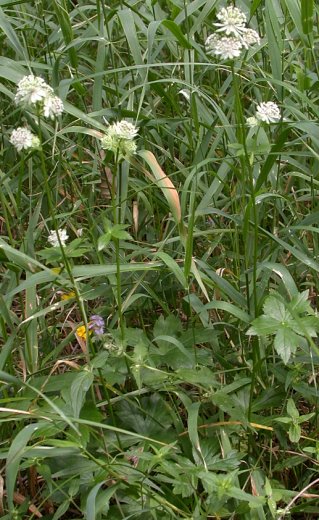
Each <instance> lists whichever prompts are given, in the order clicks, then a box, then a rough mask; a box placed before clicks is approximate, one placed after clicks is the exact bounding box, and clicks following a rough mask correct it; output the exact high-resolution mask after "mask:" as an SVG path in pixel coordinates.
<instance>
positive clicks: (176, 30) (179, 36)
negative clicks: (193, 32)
mask: <svg viewBox="0 0 319 520" xmlns="http://www.w3.org/2000/svg"><path fill="white" fill-rule="evenodd" d="M162 25H164V27H166V28H167V29H168V30H169V31H170V32H171V33H172V34H173V35H174V36H175V38H176V40H177V41H178V43H179V44H180V45H181V46H182V47H184V49H191V48H192V45H191V44H190V43H189V41H188V40H187V39H186V38H185V36H184V35H183V33H182V31H181V28H180V27H179V26H178V25H176V23H175V22H173V21H172V20H163V21H162Z"/></svg>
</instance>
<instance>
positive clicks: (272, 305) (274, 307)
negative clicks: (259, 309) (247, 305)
mask: <svg viewBox="0 0 319 520" xmlns="http://www.w3.org/2000/svg"><path fill="white" fill-rule="evenodd" d="M263 310H264V313H265V314H267V316H270V317H271V318H274V319H275V320H278V321H285V320H286V313H287V311H286V306H285V304H284V302H282V301H281V300H280V299H279V295H276V296H268V297H267V298H266V300H265V303H264V305H263Z"/></svg>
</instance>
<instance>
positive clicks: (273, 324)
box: [247, 315, 280, 336]
mask: <svg viewBox="0 0 319 520" xmlns="http://www.w3.org/2000/svg"><path fill="white" fill-rule="evenodd" d="M278 327H280V322H279V321H278V320H276V319H274V318H271V317H269V316H265V315H263V316H259V317H258V318H256V319H255V320H254V321H253V322H252V324H251V327H250V328H249V329H248V331H247V334H248V335H250V336H268V335H269V334H275V333H276V332H277V330H278Z"/></svg>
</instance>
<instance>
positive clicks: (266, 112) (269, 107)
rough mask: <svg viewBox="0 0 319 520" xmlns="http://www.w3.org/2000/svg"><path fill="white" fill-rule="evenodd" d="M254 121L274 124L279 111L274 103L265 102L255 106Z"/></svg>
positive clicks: (277, 119) (277, 118)
mask: <svg viewBox="0 0 319 520" xmlns="http://www.w3.org/2000/svg"><path fill="white" fill-rule="evenodd" d="M256 119H258V120H259V121H263V122H264V123H268V124H269V123H276V122H277V121H279V119H280V110H279V107H278V105H276V103H273V102H272V101H267V102H265V103H260V104H259V105H258V106H257V111H256Z"/></svg>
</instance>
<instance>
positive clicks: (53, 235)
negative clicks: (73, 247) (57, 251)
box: [48, 229, 69, 247]
mask: <svg viewBox="0 0 319 520" xmlns="http://www.w3.org/2000/svg"><path fill="white" fill-rule="evenodd" d="M58 234H59V237H60V241H61V244H62V246H65V243H66V241H67V240H68V238H69V236H68V234H67V232H66V230H65V229H58V233H57V232H56V231H55V230H51V231H50V234H49V236H48V242H49V244H51V246H53V247H59V246H60V243H59V239H58Z"/></svg>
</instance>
